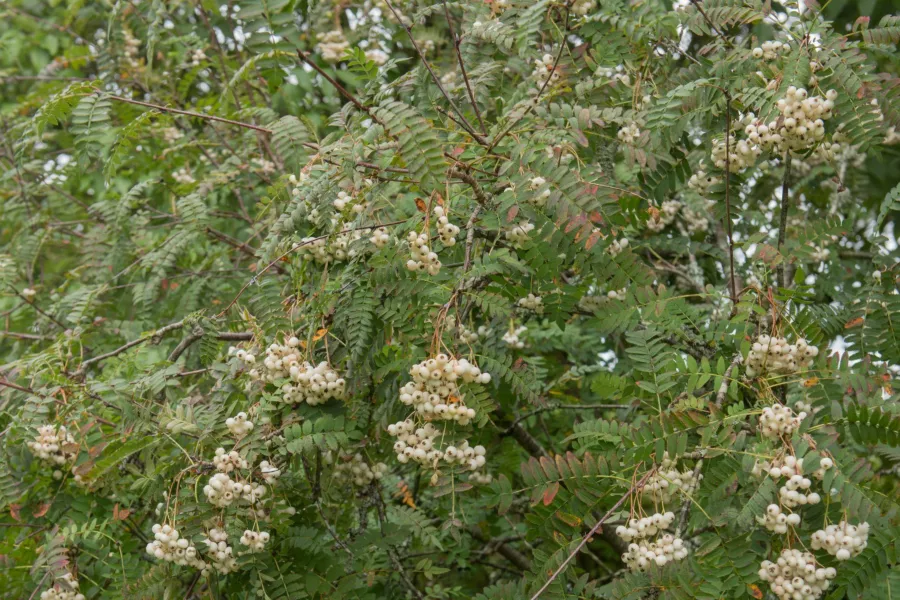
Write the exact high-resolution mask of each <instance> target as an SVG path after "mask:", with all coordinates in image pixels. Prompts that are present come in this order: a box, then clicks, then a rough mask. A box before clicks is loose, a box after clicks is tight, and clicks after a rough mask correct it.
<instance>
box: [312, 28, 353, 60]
mask: <svg viewBox="0 0 900 600" xmlns="http://www.w3.org/2000/svg"><path fill="white" fill-rule="evenodd" d="M349 47H350V42H348V41H347V38H345V37H344V33H343V32H342V31H341V30H340V29H333V30H331V31H329V32H327V33H325V34H323V35H322V36H321V37H319V43H318V44H316V50H317V51H318V52H319V54H321V55H322V60H324V61H325V62H330V63H336V62H340V60H341V59H342V58H343V57H344V52H345V51H346V50H347V49H348V48H349Z"/></svg>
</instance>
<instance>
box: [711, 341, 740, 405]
mask: <svg viewBox="0 0 900 600" xmlns="http://www.w3.org/2000/svg"><path fill="white" fill-rule="evenodd" d="M741 360H743V356H742V355H741V353H740V352H738V353H737V354H736V355H735V357H734V358H733V359H732V360H731V364H730V365H728V368H727V369H725V373H724V374H723V375H722V383H721V384H719V391H718V392H716V407H721V406H722V403H723V402H725V395H726V394H727V393H728V384H729V383H730V378H731V372H732V371H734V368H735V367H736V366H737V365H739V364H741Z"/></svg>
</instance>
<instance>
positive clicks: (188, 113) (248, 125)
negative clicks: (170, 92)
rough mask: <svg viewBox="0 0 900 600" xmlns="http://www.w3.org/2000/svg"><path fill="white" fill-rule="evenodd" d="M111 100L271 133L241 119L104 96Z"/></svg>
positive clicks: (120, 97)
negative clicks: (233, 119) (234, 119)
mask: <svg viewBox="0 0 900 600" xmlns="http://www.w3.org/2000/svg"><path fill="white" fill-rule="evenodd" d="M106 97H107V98H110V99H111V100H116V101H118V102H125V103H127V104H135V105H137V106H144V107H146V108H154V109H156V110H161V111H163V112H169V113H174V114H176V115H184V116H186V117H196V118H197V119H206V120H207V121H216V122H218V123H227V124H228V125H236V126H238V127H245V128H247V129H253V130H254V131H261V132H262V133H269V134H271V133H272V130H271V129H266V128H265V127H260V126H259V125H253V124H251V123H242V122H241V121H232V120H231V119H223V118H222V117H215V116H213V115H204V114H202V113H196V112H191V111H189V110H178V109H177V108H169V107H168V106H161V105H159V104H150V103H149V102H139V101H137V100H131V99H130V98H123V97H122V96H106Z"/></svg>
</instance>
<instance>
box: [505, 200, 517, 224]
mask: <svg viewBox="0 0 900 600" xmlns="http://www.w3.org/2000/svg"><path fill="white" fill-rule="evenodd" d="M517 214H519V205H518V204H513V205H512V206H510V207H509V210H508V211H506V222H507V223H512V220H513V219H515V218H516V215H517Z"/></svg>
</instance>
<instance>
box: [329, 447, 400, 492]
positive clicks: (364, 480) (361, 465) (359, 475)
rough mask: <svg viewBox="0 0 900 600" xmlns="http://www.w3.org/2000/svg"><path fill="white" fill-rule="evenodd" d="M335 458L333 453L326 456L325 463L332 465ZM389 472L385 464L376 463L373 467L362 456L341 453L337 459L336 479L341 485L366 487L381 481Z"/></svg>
mask: <svg viewBox="0 0 900 600" xmlns="http://www.w3.org/2000/svg"><path fill="white" fill-rule="evenodd" d="M332 462H334V457H333V455H332V453H331V451H329V452H327V453H326V454H325V463H326V464H331V463H332ZM387 472H388V467H387V465H386V464H384V463H381V462H380V463H376V464H375V465H374V466H373V467H370V466H369V464H368V463H367V462H366V461H365V459H364V458H363V456H362V454H360V453H359V452H357V453H356V454H344V453H343V452H342V453H339V454H338V457H337V465H335V467H334V478H335V479H337V480H338V481H339V482H340V483H352V484H353V485H355V486H356V487H365V486H367V485H369V484H370V483H372V482H373V481H375V480H376V479H381V478H382V477H384V476H385V474H386V473H387Z"/></svg>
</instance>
